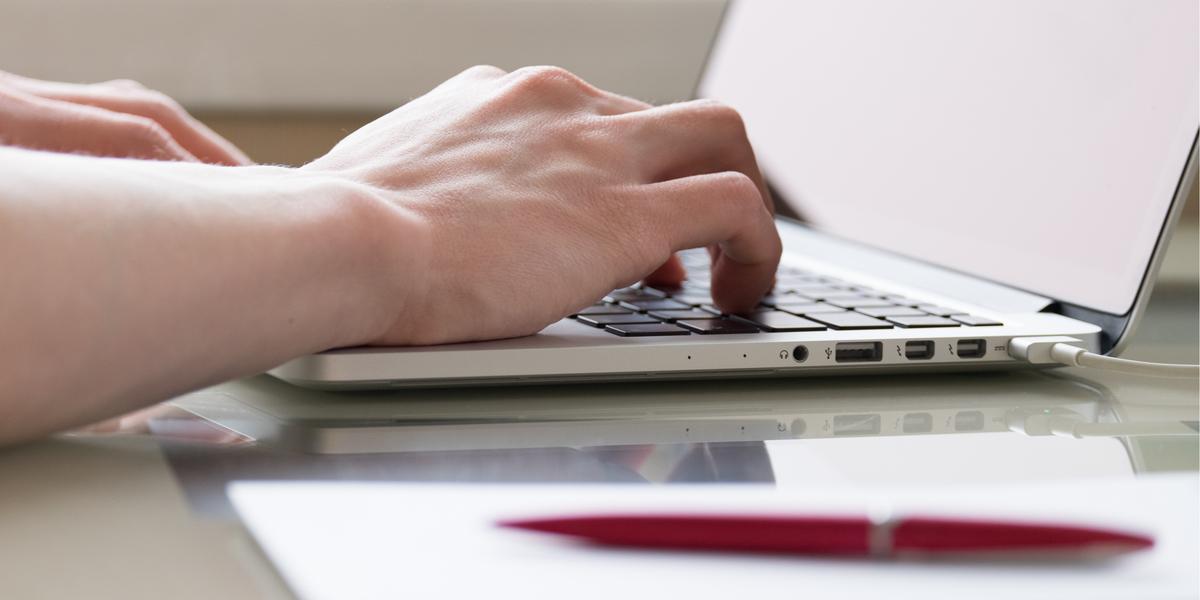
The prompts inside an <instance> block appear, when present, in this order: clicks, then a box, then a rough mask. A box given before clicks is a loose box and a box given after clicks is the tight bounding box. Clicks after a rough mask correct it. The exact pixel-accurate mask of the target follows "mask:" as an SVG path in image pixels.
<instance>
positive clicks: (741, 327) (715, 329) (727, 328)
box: [675, 319, 758, 335]
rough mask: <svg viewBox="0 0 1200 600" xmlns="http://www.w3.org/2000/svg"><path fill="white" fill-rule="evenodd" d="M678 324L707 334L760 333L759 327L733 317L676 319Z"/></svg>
mask: <svg viewBox="0 0 1200 600" xmlns="http://www.w3.org/2000/svg"><path fill="white" fill-rule="evenodd" d="M675 324H676V325H678V326H680V327H683V328H685V329H690V330H692V331H694V332H696V333H702V334H705V335H710V334H725V333H758V328H757V327H755V326H753V325H751V324H749V323H743V322H741V321H734V320H732V319H704V320H692V321H676V322H675Z"/></svg>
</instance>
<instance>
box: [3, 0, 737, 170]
mask: <svg viewBox="0 0 1200 600" xmlns="http://www.w3.org/2000/svg"><path fill="white" fill-rule="evenodd" d="M723 8H724V1H723V0H425V1H421V0H236V1H233V0H107V1H103V2H97V1H95V0H0V57H3V58H0V69H3V70H8V71H12V72H14V73H19V74H22V75H28V76H31V77H40V78H45V79H54V80H62V81H97V80H104V79H112V78H118V77H128V78H132V79H137V80H139V81H141V82H143V83H145V84H146V85H148V86H150V87H154V88H156V89H159V90H162V91H163V92H166V93H168V94H170V95H171V96H173V97H175V98H176V99H178V100H179V101H180V102H182V103H183V104H184V105H185V106H186V107H187V108H188V109H189V110H191V111H192V112H193V113H194V114H196V115H197V116H199V117H201V118H202V119H204V120H205V121H206V122H208V123H209V124H211V125H212V126H214V127H215V128H216V129H217V130H218V131H220V132H221V133H223V134H225V135H226V136H227V137H229V138H230V139H232V140H233V141H234V142H235V143H237V144H238V145H239V146H241V147H242V148H243V149H245V150H246V151H247V152H248V153H249V154H250V156H251V157H253V158H254V159H255V160H258V161H260V162H270V163H279V164H293V165H295V164H302V163H304V162H306V161H308V160H310V159H312V158H314V157H316V156H318V155H319V154H321V153H322V152H323V151H324V150H326V149H328V148H329V147H330V146H331V145H332V144H333V143H334V142H336V141H337V140H338V139H340V138H341V137H342V136H344V135H345V134H346V133H347V132H349V131H352V130H354V129H355V128H357V127H358V126H359V125H360V124H362V123H363V122H365V121H367V120H369V119H371V118H374V117H376V116H378V115H380V114H382V113H384V112H386V111H388V110H390V109H392V108H394V107H396V106H398V105H400V104H403V103H404V102H405V101H406V100H408V99H410V98H412V97H415V96H418V95H421V94H423V93H424V92H426V91H427V90H429V89H430V88H432V87H433V86H435V85H437V84H438V83H439V82H441V81H442V80H444V79H446V78H448V77H450V76H451V75H453V74H455V73H457V72H458V71H461V70H462V69H464V68H466V67H469V66H471V65H475V64H494V65H497V66H500V67H503V68H506V69H512V68H516V67H520V66H524V65H534V64H556V65H560V66H563V67H566V68H568V69H570V70H572V71H574V72H576V73H578V74H580V75H581V76H583V77H584V78H585V79H587V80H588V81H591V82H592V83H594V84H596V85H598V86H600V87H603V88H606V89H611V90H613V91H617V92H621V93H624V94H628V95H630V96H634V97H637V98H641V99H644V100H647V101H651V102H656V103H661V102H670V101H674V100H682V99H686V98H689V97H690V96H691V95H692V91H693V88H694V86H695V82H696V79H697V77H698V76H699V74H700V70H701V67H702V65H703V62H704V58H705V56H706V54H707V51H708V46H709V43H710V41H711V40H712V37H713V34H714V33H715V31H716V28H717V25H718V23H719V21H720V15H721V11H722V10H723Z"/></svg>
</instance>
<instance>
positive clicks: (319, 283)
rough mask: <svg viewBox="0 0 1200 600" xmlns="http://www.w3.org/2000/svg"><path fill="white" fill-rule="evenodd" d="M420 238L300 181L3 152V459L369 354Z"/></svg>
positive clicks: (399, 221) (336, 190)
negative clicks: (181, 398) (247, 381)
mask: <svg viewBox="0 0 1200 600" xmlns="http://www.w3.org/2000/svg"><path fill="white" fill-rule="evenodd" d="M422 235H423V234H422V232H421V228H420V227H419V226H418V225H416V224H415V222H413V221H411V220H409V219H406V218H405V217H404V215H403V214H402V213H400V212H399V211H397V210H396V209H395V208H393V207H391V206H389V205H387V204H385V203H383V202H381V201H379V200H378V199H376V198H374V197H373V196H372V195H371V194H370V193H369V192H366V191H363V189H362V188H356V187H354V186H350V185H348V184H344V183H342V182H341V181H339V180H335V179H331V178H326V177H322V176H317V175H313V174H308V173H303V172H301V171H297V170H293V169H283V168H276V167H243V168H226V167H211V166H207V165H196V164H181V163H166V162H150V161H131V160H112V159H94V158H83V157H76V156H68V155H56V154H48V153H34V152H26V151H19V150H12V149H8V148H0V272H2V273H3V282H2V284H0V331H2V332H3V333H2V335H0V442H4V441H13V440H18V439H26V438H31V437H35V436H38V435H43V434H45V433H47V432H49V431H53V430H56V429H61V428H63V427H67V426H71V425H75V424H82V423H85V422H88V421H89V420H93V419H96V418H100V417H102V416H105V415H108V414H113V413H114V412H117V411H119V410H124V409H133V408H136V407H138V406H142V405H145V404H148V403H150V402H152V401H155V400H159V399H164V398H167V397H169V396H171V395H172V394H176V393H179V392H183V391H185V390H187V389H191V388H195V387H198V386H202V385H205V384H209V383H215V382H217V381H220V380H223V379H226V378H231V377H236V376H239V375H246V374H250V373H254V372H257V371H261V370H264V369H267V368H270V367H271V366H273V365H275V364H278V363H280V362H283V361H285V360H287V359H288V358H291V357H294V356H298V355H301V354H305V353H309V352H314V351H318V350H322V349H326V348H330V347H336V346H344V345H353V344H358V343H364V342H366V341H368V340H370V339H372V337H374V336H377V335H378V334H379V332H380V331H381V330H382V329H383V328H385V327H387V326H388V325H389V321H388V319H390V318H394V316H395V315H396V314H397V312H398V309H399V308H401V307H398V306H396V304H395V303H393V302H390V300H395V301H396V302H399V303H402V302H403V298H402V295H401V296H399V297H398V296H397V290H396V289H394V287H393V286H394V285H395V284H396V283H398V282H401V281H405V280H406V279H408V280H410V281H417V280H418V279H419V278H417V276H416V274H417V273H419V271H420V264H418V263H413V262H406V261H410V260H413V259H414V258H415V257H419V256H421V255H422V251H423V249H422V248H420V246H421V244H422V241H421V240H422Z"/></svg>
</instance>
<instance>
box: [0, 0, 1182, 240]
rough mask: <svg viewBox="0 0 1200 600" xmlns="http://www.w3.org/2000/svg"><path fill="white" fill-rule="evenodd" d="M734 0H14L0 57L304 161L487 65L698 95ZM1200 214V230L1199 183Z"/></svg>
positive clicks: (254, 149)
mask: <svg viewBox="0 0 1200 600" xmlns="http://www.w3.org/2000/svg"><path fill="white" fill-rule="evenodd" d="M724 5H725V2H724V0H107V1H103V2H99V1H96V0H0V57H2V58H0V69H4V70H9V71H12V72H15V73H20V74H23V75H29V76H32V77H41V78H46V79H55V80H63V81H97V80H104V79H112V78H117V77H128V78H132V79H137V80H140V81H142V82H143V83H145V84H147V85H149V86H151V87H154V88H157V89H160V90H162V91H164V92H166V93H168V94H170V95H171V96H173V97H175V98H177V99H178V100H180V101H181V102H182V103H183V104H184V105H185V106H186V107H187V108H188V109H189V110H191V111H192V112H193V113H194V114H196V115H197V116H199V117H200V118H201V119H203V120H204V121H206V122H207V123H209V124H210V125H212V126H213V127H214V128H215V129H216V130H217V131H218V132H220V133H221V134H223V135H225V136H226V137H228V138H229V139H231V140H232V141H233V142H234V143H236V144H237V145H239V146H241V147H242V148H243V149H244V150H246V152H247V153H249V154H250V156H251V157H252V158H254V159H255V160H257V161H259V162H267V163H275V164H289V165H299V164H303V163H305V162H307V161H309V160H311V159H313V158H315V157H316V156H319V155H320V154H322V153H323V152H324V151H325V150H327V149H328V148H329V147H330V146H332V145H333V144H334V143H336V142H337V140H339V139H341V138H342V137H343V136H344V135H346V134H347V133H349V132H350V131H353V130H354V129H356V128H357V127H358V126H360V125H361V124H362V123H364V122H366V121H368V120H370V119H373V118H375V117H377V116H378V115H380V114H383V113H384V112H387V111H388V110H390V109H392V108H394V107H396V106H398V105H400V104H403V103H404V102H405V101H406V100H408V99H410V98H412V97H415V96H418V95H420V94H422V93H424V92H425V91H427V90H428V89H430V88H431V87H433V86H435V85H437V83H438V82H440V81H442V80H444V79H446V78H447V77H449V76H451V75H453V74H454V73H457V72H458V71H460V70H462V69H464V68H466V67H468V66H471V65H474V64H484V63H486V64H494V65H497V66H500V67H504V68H508V69H512V68H516V67H519V66H524V65H531V64H556V65H560V66H563V67H566V68H568V69H571V70H572V71H574V72H576V73H578V74H580V75H581V76H583V77H584V78H585V79H587V80H589V81H591V82H593V83H595V84H596V85H598V86H600V87H604V88H606V89H611V90H613V91H617V92H621V93H624V94H627V95H630V96H634V97H637V98H641V99H643V100H647V101H650V102H655V103H661V102H670V101H675V100H681V99H686V98H688V97H690V96H691V95H692V91H693V88H694V87H695V84H696V80H697V78H698V77H699V75H700V72H701V69H702V67H703V64H704V60H705V57H706V55H707V51H708V48H709V45H710V43H711V41H712V38H713V35H714V34H715V32H716V30H717V27H718V25H719V22H720V16H721V12H722V10H723V9H724ZM1191 197H1192V201H1191V203H1190V207H1189V209H1188V212H1187V213H1186V214H1185V217H1184V220H1185V223H1187V224H1188V225H1186V226H1185V229H1187V230H1188V231H1189V232H1185V233H1184V235H1193V236H1194V232H1195V229H1196V225H1195V223H1196V219H1197V214H1196V204H1197V202H1196V200H1195V197H1196V190H1195V189H1193V191H1192V194H1191Z"/></svg>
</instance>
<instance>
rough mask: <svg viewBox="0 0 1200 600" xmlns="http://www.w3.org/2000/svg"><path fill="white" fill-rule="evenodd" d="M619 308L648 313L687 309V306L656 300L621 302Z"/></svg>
mask: <svg viewBox="0 0 1200 600" xmlns="http://www.w3.org/2000/svg"><path fill="white" fill-rule="evenodd" d="M621 306H624V307H625V308H628V309H630V310H638V311H642V312H645V311H648V310H671V309H673V308H689V306H688V305H687V304H684V303H682V302H676V301H675V300H670V299H668V298H657V299H654V300H622V301H621Z"/></svg>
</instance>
